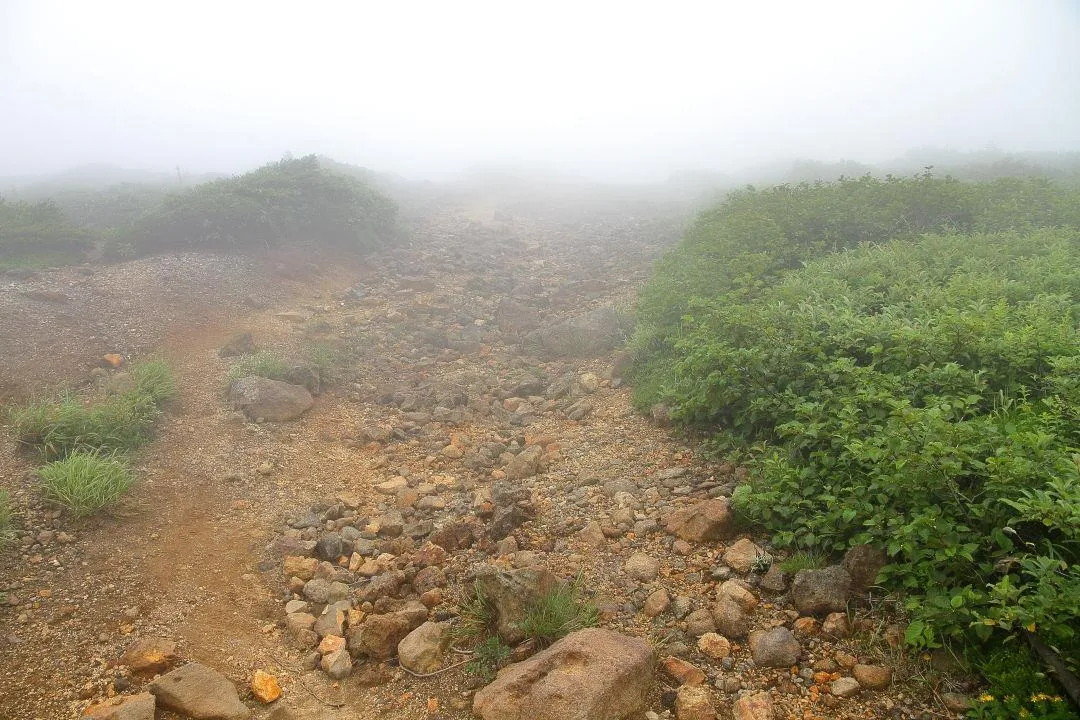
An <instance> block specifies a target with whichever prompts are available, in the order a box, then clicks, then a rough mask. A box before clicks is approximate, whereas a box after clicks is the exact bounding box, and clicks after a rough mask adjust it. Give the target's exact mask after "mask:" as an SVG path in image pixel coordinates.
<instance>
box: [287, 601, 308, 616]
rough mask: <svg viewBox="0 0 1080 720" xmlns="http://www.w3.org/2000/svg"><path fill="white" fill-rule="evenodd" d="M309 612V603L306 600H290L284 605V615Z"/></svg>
mask: <svg viewBox="0 0 1080 720" xmlns="http://www.w3.org/2000/svg"><path fill="white" fill-rule="evenodd" d="M309 610H311V603H309V602H308V601H307V600H290V601H289V602H287V603H285V614H286V615H292V614H293V613H306V612H308V611H309Z"/></svg>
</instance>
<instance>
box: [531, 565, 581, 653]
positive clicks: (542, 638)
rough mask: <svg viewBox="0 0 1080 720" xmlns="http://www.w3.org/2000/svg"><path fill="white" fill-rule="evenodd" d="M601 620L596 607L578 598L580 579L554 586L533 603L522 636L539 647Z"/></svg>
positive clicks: (579, 595)
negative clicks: (533, 641) (531, 640)
mask: <svg viewBox="0 0 1080 720" xmlns="http://www.w3.org/2000/svg"><path fill="white" fill-rule="evenodd" d="M599 620H600V612H599V611H598V610H597V609H596V606H595V605H593V604H592V603H590V602H587V601H585V600H583V599H582V598H581V579H580V578H578V579H577V580H575V581H574V582H572V583H563V584H559V585H557V586H556V587H555V588H553V589H552V590H551V591H550V592H548V593H547V594H545V595H543V596H542V597H541V598H540V599H539V600H537V601H536V602H535V603H533V604H532V605H531V606H530V607H529V609H528V610H527V611H526V613H525V619H524V620H522V621H521V630H522V631H523V632H524V633H525V635H526V636H527V637H529V638H531V639H533V640H535V641H536V642H537V643H539V644H540V645H541V646H542V647H546V646H548V645H550V644H551V643H553V642H555V641H556V640H558V639H559V638H561V637H565V636H566V635H569V634H570V633H572V632H575V631H577V630H581V629H583V628H587V627H594V626H595V625H596V624H597V622H599Z"/></svg>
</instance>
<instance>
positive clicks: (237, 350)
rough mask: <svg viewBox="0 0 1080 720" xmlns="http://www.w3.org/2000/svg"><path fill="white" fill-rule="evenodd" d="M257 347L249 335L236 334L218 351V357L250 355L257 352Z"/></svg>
mask: <svg viewBox="0 0 1080 720" xmlns="http://www.w3.org/2000/svg"><path fill="white" fill-rule="evenodd" d="M258 349H259V348H258V346H256V345H255V338H253V337H251V333H249V332H245V333H238V334H236V335H233V336H232V337H231V338H230V339H229V342H227V343H225V345H224V346H223V347H222V348H221V349H220V350H218V357H223V358H226V357H236V356H237V355H251V354H252V353H254V352H256V351H257V350H258Z"/></svg>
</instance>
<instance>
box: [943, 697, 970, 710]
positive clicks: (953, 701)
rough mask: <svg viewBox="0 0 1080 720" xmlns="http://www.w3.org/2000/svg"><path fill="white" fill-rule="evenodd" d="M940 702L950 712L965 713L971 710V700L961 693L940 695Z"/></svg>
mask: <svg viewBox="0 0 1080 720" xmlns="http://www.w3.org/2000/svg"><path fill="white" fill-rule="evenodd" d="M941 702H942V704H943V705H945V708H946V709H947V710H949V711H950V712H957V713H958V712H967V711H968V710H970V709H971V698H969V697H968V696H967V695H963V694H961V693H954V692H947V693H941Z"/></svg>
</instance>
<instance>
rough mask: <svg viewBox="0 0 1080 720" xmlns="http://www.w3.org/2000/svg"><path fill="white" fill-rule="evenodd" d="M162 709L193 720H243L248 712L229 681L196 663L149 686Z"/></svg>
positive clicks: (214, 671) (175, 671) (185, 666)
mask: <svg viewBox="0 0 1080 720" xmlns="http://www.w3.org/2000/svg"><path fill="white" fill-rule="evenodd" d="M148 689H149V690H150V692H151V693H153V695H154V696H155V697H156V698H157V702H158V704H159V705H160V706H161V707H164V708H167V709H169V710H173V711H175V712H177V713H179V714H181V715H186V716H188V717H190V718H193V720H243V719H244V718H247V717H249V716H250V715H251V711H250V710H248V709H247V707H246V706H245V705H244V704H243V703H242V702H240V698H239V696H238V695H237V694H236V688H235V687H234V686H233V684H232V683H231V682H229V680H228V678H226V677H225V676H224V675H222V674H221V673H219V672H218V671H216V670H212V669H210V668H208V667H206V666H205V665H200V664H199V663H194V662H192V663H188V664H187V665H184V666H183V667H180V668H177V669H176V670H173V671H171V672H168V673H166V674H164V675H162V676H161V677H159V678H158V679H157V680H154V681H153V682H152V683H150V686H149V688H148Z"/></svg>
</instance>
